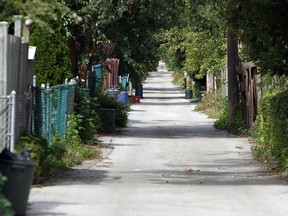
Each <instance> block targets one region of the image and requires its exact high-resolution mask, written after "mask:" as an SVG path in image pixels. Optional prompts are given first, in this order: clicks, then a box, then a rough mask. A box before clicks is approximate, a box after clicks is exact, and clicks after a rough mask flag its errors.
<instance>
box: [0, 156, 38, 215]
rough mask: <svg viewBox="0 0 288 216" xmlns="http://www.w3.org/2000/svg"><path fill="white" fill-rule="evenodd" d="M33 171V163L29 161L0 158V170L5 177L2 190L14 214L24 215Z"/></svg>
mask: <svg viewBox="0 0 288 216" xmlns="http://www.w3.org/2000/svg"><path fill="white" fill-rule="evenodd" d="M34 171H35V164H33V163H32V162H31V161H30V162H29V161H13V160H4V159H0V172H1V173H2V174H3V175H4V176H6V177H7V181H5V182H4V185H3V188H2V192H3V195H4V196H5V197H6V198H7V199H8V200H10V202H11V204H12V209H13V210H14V212H15V214H16V215H25V212H26V207H27V202H28V197H29V193H30V188H31V185H32V182H33V176H34Z"/></svg>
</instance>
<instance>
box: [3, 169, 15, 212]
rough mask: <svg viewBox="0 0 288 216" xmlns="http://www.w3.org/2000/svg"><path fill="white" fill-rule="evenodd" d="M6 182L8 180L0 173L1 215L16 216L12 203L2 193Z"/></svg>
mask: <svg viewBox="0 0 288 216" xmlns="http://www.w3.org/2000/svg"><path fill="white" fill-rule="evenodd" d="M5 181H7V178H6V177H5V176H3V175H2V174H1V172H0V215H5V216H12V215H14V212H13V210H12V205H11V202H10V201H9V200H8V199H6V198H5V197H4V196H3V194H2V193H1V188H2V186H3V185H4V182H5Z"/></svg>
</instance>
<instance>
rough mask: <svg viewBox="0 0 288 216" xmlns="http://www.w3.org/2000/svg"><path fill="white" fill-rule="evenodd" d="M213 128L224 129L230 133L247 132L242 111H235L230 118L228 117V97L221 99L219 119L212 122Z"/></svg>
mask: <svg viewBox="0 0 288 216" xmlns="http://www.w3.org/2000/svg"><path fill="white" fill-rule="evenodd" d="M214 126H215V128H217V129H220V130H226V131H228V132H229V133H232V134H238V135H243V134H246V133H247V125H246V122H245V121H244V119H243V114H242V112H240V111H238V112H236V113H235V115H234V116H233V118H232V119H230V118H229V117H228V99H227V98H226V99H224V100H223V104H222V112H221V114H220V117H219V119H218V120H217V121H216V122H215V123H214Z"/></svg>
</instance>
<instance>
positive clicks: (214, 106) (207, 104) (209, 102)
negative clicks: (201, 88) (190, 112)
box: [195, 92, 224, 119]
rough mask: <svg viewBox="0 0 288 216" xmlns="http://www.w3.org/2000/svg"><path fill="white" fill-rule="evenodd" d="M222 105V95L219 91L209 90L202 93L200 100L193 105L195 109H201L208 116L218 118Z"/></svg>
mask: <svg viewBox="0 0 288 216" xmlns="http://www.w3.org/2000/svg"><path fill="white" fill-rule="evenodd" d="M223 106H224V103H223V98H222V95H221V94H219V93H214V92H209V93H205V94H204V95H203V97H202V100H201V102H200V103H198V104H197V106H196V107H195V111H202V112H204V113H205V114H206V115H208V116H209V118H215V119H218V118H220V115H221V113H222V111H223V108H224V107H223Z"/></svg>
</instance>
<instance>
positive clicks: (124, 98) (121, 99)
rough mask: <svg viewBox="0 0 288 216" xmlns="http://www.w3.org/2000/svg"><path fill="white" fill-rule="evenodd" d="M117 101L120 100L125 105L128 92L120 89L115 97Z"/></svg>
mask: <svg viewBox="0 0 288 216" xmlns="http://www.w3.org/2000/svg"><path fill="white" fill-rule="evenodd" d="M117 101H118V102H121V103H122V104H125V105H127V104H128V92H126V91H122V92H121V93H120V94H119V95H118V98H117Z"/></svg>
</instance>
